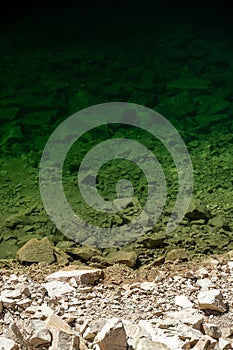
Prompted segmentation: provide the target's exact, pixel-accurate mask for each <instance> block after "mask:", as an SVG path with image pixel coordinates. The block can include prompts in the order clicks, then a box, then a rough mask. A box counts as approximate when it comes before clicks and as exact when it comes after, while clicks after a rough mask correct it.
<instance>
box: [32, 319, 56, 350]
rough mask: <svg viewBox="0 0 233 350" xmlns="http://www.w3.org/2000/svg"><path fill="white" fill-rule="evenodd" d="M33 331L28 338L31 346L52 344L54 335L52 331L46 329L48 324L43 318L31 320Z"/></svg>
mask: <svg viewBox="0 0 233 350" xmlns="http://www.w3.org/2000/svg"><path fill="white" fill-rule="evenodd" d="M30 326H31V328H32V333H31V334H30V338H29V339H28V344H29V345H30V346H35V347H38V346H40V345H44V346H45V345H47V346H48V345H50V343H51V340H52V337H51V333H50V332H49V331H48V329H46V324H45V322H44V321H41V320H32V321H31V322H30Z"/></svg>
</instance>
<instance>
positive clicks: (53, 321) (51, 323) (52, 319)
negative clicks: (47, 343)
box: [46, 314, 73, 334]
mask: <svg viewBox="0 0 233 350" xmlns="http://www.w3.org/2000/svg"><path fill="white" fill-rule="evenodd" d="M46 328H47V329H49V330H52V329H56V330H59V331H63V332H66V333H69V334H73V331H72V329H71V327H70V326H69V325H68V323H67V322H65V321H63V319H62V318H61V317H59V316H57V315H54V314H53V315H51V316H49V317H48V318H47V320H46Z"/></svg>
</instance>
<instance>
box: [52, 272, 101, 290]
mask: <svg viewBox="0 0 233 350" xmlns="http://www.w3.org/2000/svg"><path fill="white" fill-rule="evenodd" d="M103 277H104V272H103V270H101V269H85V270H60V271H57V272H54V273H52V274H51V275H48V276H47V277H46V280H47V281H52V280H61V281H69V280H70V279H71V278H73V279H75V280H76V282H77V283H78V284H79V285H84V286H85V285H93V284H94V283H95V281H98V280H99V279H100V278H103ZM72 281H73V280H72Z"/></svg>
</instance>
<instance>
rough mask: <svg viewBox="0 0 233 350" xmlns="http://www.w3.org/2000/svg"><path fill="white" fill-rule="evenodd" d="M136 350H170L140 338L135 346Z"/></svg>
mask: <svg viewBox="0 0 233 350" xmlns="http://www.w3.org/2000/svg"><path fill="white" fill-rule="evenodd" d="M136 350H171V348H168V347H167V345H166V344H163V343H162V342H157V341H153V340H151V339H149V338H141V339H140V340H139V342H138V344H137V347H136Z"/></svg>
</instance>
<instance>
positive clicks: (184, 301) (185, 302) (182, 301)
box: [175, 295, 193, 309]
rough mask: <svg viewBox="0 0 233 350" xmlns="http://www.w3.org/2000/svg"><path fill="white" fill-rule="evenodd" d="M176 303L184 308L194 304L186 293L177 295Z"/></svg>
mask: <svg viewBox="0 0 233 350" xmlns="http://www.w3.org/2000/svg"><path fill="white" fill-rule="evenodd" d="M175 304H176V305H177V306H180V307H182V308H183V309H186V308H191V307H192V306H193V303H192V302H191V301H190V300H189V298H188V297H187V296H186V295H176V296H175Z"/></svg>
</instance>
